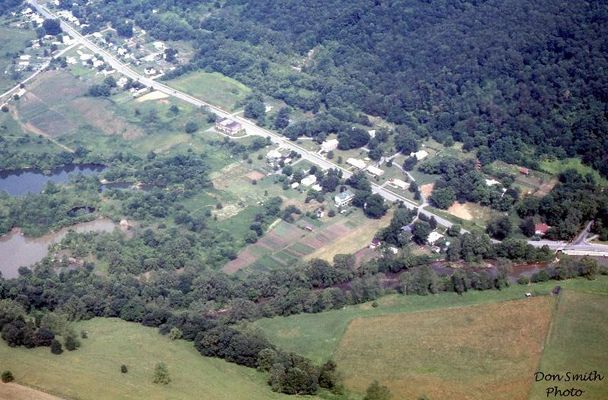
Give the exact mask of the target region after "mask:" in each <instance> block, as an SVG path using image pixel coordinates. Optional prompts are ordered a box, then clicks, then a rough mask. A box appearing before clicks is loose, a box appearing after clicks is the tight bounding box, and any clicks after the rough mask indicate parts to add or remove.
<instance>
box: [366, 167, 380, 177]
mask: <svg viewBox="0 0 608 400" xmlns="http://www.w3.org/2000/svg"><path fill="white" fill-rule="evenodd" d="M367 172H369V173H370V174H372V175H374V176H382V175H384V170H382V169H380V168H378V167H374V166H373V165H370V166H369V167H367Z"/></svg>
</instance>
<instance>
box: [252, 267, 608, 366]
mask: <svg viewBox="0 0 608 400" xmlns="http://www.w3.org/2000/svg"><path fill="white" fill-rule="evenodd" d="M557 284H559V285H560V286H561V287H563V288H565V289H569V290H575V291H585V292H589V293H607V294H608V277H606V276H601V277H598V278H597V279H596V280H594V281H588V280H586V279H572V280H568V281H563V282H559V283H556V282H545V283H541V284H533V285H530V286H519V285H515V286H511V287H509V288H506V289H503V290H501V291H498V290H491V291H483V292H479V291H472V292H468V293H464V294H463V295H462V296H459V295H457V294H455V293H444V294H440V295H434V296H402V295H390V296H384V297H382V298H380V299H379V300H378V301H377V302H378V307H376V308H374V307H372V306H371V303H365V304H360V305H355V306H348V307H344V308H343V309H340V310H332V311H327V312H323V313H318V314H299V315H293V316H290V317H275V318H266V319H261V320H258V321H256V322H255V323H254V325H255V326H257V327H258V328H260V329H261V330H262V331H263V332H264V334H265V335H266V336H267V337H268V338H269V339H270V340H271V341H272V342H273V343H274V344H276V345H278V346H279V347H281V348H283V349H286V350H291V351H295V352H297V353H299V354H302V355H305V356H307V357H310V358H311V359H313V360H315V361H317V362H321V361H324V360H327V359H329V358H332V357H333V356H334V354H335V351H336V348H337V347H338V345H339V343H340V340H341V338H342V335H343V334H344V332H345V331H346V329H347V327H348V324H349V323H350V322H351V321H352V320H354V319H356V318H362V317H376V316H381V315H388V314H397V313H407V312H420V311H425V310H434V309H440V308H450V307H463V306H473V305H477V304H487V303H496V302H501V301H507V300H516V299H521V298H523V297H524V294H525V293H526V292H532V293H533V294H535V295H546V294H549V292H550V291H551V289H552V288H554V287H555V286H556V285H557ZM607 323H608V321H607Z"/></svg>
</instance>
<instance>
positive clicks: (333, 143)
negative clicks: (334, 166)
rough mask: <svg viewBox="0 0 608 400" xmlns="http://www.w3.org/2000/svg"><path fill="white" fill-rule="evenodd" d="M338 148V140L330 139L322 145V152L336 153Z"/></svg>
mask: <svg viewBox="0 0 608 400" xmlns="http://www.w3.org/2000/svg"><path fill="white" fill-rule="evenodd" d="M337 148H338V139H330V140H326V141H324V142H323V143H321V151H322V152H324V153H329V152H330V151H334V150H335V149H337Z"/></svg>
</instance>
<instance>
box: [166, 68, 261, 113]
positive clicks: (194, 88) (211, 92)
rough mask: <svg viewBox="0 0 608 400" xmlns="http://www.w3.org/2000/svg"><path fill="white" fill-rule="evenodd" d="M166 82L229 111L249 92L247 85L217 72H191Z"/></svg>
mask: <svg viewBox="0 0 608 400" xmlns="http://www.w3.org/2000/svg"><path fill="white" fill-rule="evenodd" d="M167 84H168V85H169V86H172V87H174V88H176V89H179V90H181V91H183V92H186V93H188V94H190V95H192V96H195V97H198V98H200V99H201V100H204V101H206V102H208V103H210V104H213V105H217V106H219V107H222V108H223V109H225V110H229V111H234V110H236V107H237V103H239V102H240V101H242V100H244V99H245V97H246V96H247V95H248V94H249V93H250V92H251V89H249V88H248V87H247V86H245V85H243V84H242V83H240V82H238V81H236V80H234V79H232V78H229V77H227V76H224V75H222V74H220V73H218V72H213V73H209V72H193V73H191V74H188V75H184V76H182V77H180V78H177V79H174V80H170V81H168V82H167Z"/></svg>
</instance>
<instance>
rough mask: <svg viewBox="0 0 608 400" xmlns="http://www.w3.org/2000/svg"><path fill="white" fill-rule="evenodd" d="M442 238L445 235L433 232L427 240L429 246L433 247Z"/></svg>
mask: <svg viewBox="0 0 608 400" xmlns="http://www.w3.org/2000/svg"><path fill="white" fill-rule="evenodd" d="M441 238H443V235H442V234H441V233H438V232H437V231H433V232H431V233H430V234H429V237H428V238H427V239H426V242H427V243H428V244H430V245H431V246H433V245H434V244H435V243H437V241H439V240H440V239H441Z"/></svg>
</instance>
